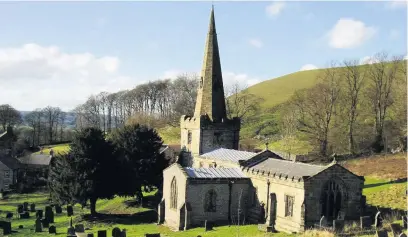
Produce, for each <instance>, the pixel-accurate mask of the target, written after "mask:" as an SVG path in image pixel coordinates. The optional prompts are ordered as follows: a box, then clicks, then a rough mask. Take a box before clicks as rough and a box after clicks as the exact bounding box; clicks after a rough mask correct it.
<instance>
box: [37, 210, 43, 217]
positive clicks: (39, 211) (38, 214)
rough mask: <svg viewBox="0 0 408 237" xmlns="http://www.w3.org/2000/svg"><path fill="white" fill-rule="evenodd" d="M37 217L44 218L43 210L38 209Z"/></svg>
mask: <svg viewBox="0 0 408 237" xmlns="http://www.w3.org/2000/svg"><path fill="white" fill-rule="evenodd" d="M35 217H37V218H38V217H39V218H43V210H37V212H36V214H35Z"/></svg>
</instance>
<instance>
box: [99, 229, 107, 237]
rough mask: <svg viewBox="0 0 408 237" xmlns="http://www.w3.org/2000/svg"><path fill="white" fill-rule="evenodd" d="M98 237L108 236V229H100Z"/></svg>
mask: <svg viewBox="0 0 408 237" xmlns="http://www.w3.org/2000/svg"><path fill="white" fill-rule="evenodd" d="M98 237H107V235H106V230H98Z"/></svg>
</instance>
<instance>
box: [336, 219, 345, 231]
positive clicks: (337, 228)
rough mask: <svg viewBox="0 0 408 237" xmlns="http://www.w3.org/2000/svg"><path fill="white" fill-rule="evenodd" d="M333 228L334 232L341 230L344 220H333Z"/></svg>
mask: <svg viewBox="0 0 408 237" xmlns="http://www.w3.org/2000/svg"><path fill="white" fill-rule="evenodd" d="M333 229H334V231H335V232H342V231H343V229H344V220H333Z"/></svg>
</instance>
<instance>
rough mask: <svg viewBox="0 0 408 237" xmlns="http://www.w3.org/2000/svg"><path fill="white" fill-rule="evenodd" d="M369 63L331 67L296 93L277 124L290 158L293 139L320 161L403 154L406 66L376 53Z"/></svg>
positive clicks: (398, 59)
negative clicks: (335, 156)
mask: <svg viewBox="0 0 408 237" xmlns="http://www.w3.org/2000/svg"><path fill="white" fill-rule="evenodd" d="M373 62H374V63H372V64H367V65H360V63H359V61H358V60H345V61H343V62H332V63H331V67H329V68H327V69H323V70H322V71H321V73H320V74H319V76H318V77H319V78H318V83H317V84H316V85H315V86H313V87H312V88H308V89H303V90H299V91H296V92H295V94H294V95H293V96H292V98H291V100H290V101H289V102H287V103H286V104H285V107H286V108H285V109H284V110H283V113H282V114H283V116H282V119H281V121H280V123H281V127H282V129H281V132H282V136H283V137H284V138H285V139H286V149H287V151H288V152H290V150H291V148H292V147H293V143H294V142H295V141H296V139H291V138H294V137H295V138H297V139H306V140H308V141H309V142H310V143H311V145H312V146H313V147H314V150H315V151H316V152H318V153H319V154H320V155H322V156H328V155H329V154H332V153H333V152H335V153H336V152H337V153H348V154H358V153H361V152H364V151H368V150H371V151H374V152H380V151H383V150H390V149H391V148H393V149H396V150H403V149H404V150H406V143H407V130H406V124H407V108H406V106H407V101H406V98H407V92H406V87H407V73H406V69H407V66H406V60H404V58H403V57H402V56H390V55H388V54H387V53H386V52H380V53H377V54H375V56H374V57H373Z"/></svg>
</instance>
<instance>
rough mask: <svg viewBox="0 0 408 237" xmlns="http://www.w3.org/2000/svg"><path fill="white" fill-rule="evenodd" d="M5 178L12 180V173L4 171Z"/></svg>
mask: <svg viewBox="0 0 408 237" xmlns="http://www.w3.org/2000/svg"><path fill="white" fill-rule="evenodd" d="M4 178H10V171H8V170H5V171H4Z"/></svg>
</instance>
